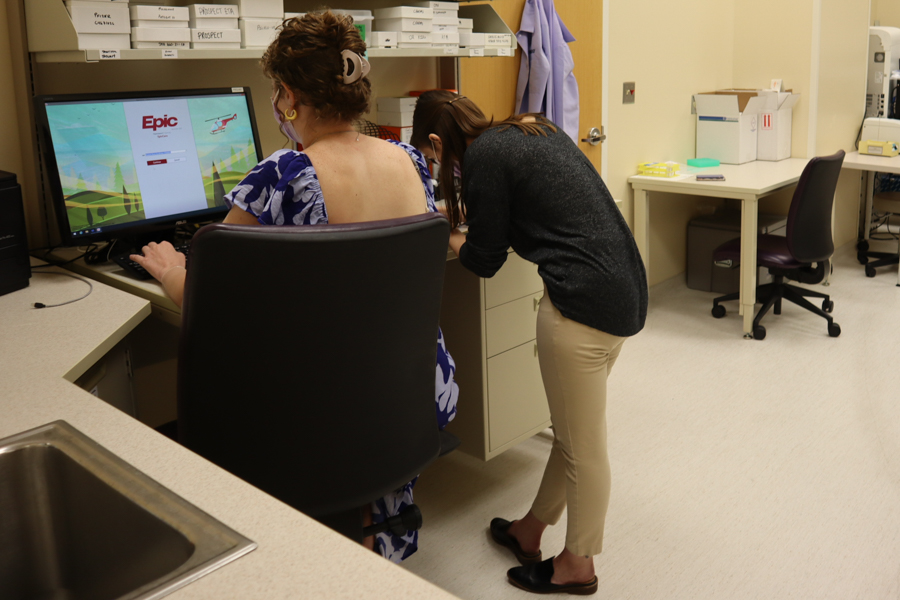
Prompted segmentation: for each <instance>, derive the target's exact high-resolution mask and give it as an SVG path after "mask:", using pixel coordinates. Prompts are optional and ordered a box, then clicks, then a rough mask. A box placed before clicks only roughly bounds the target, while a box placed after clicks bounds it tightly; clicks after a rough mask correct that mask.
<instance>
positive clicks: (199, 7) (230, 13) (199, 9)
mask: <svg viewBox="0 0 900 600" xmlns="http://www.w3.org/2000/svg"><path fill="white" fill-rule="evenodd" d="M188 10H189V11H190V13H189V17H190V20H192V21H193V20H194V19H237V18H238V17H240V16H241V13H240V12H239V11H238V7H237V4H191V5H189V6H188Z"/></svg>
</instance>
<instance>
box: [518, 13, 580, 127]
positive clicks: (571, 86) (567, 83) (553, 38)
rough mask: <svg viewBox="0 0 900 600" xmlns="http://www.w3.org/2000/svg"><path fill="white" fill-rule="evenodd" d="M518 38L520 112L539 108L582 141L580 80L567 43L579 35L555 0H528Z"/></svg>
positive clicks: (536, 110) (534, 110)
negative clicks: (561, 14) (558, 11)
mask: <svg viewBox="0 0 900 600" xmlns="http://www.w3.org/2000/svg"><path fill="white" fill-rule="evenodd" d="M516 39H517V40H518V41H519V46H520V47H521V48H522V60H521V62H520V63H519V82H518V85H517V86H516V112H517V113H527V112H539V113H544V115H545V116H546V117H547V118H548V119H550V120H551V121H553V122H554V123H556V124H557V125H559V126H560V127H561V128H562V129H563V131H565V132H566V133H567V134H568V135H569V137H570V138H572V140H573V141H574V142H575V143H576V144H577V143H578V83H577V82H576V81H575V74H574V73H573V72H572V70H573V69H574V68H575V62H574V61H573V60H572V52H571V51H570V50H569V46H568V45H567V44H568V43H569V42H574V41H575V38H574V37H572V34H571V33H569V30H568V29H566V26H565V25H564V24H563V22H562V19H560V18H559V15H558V14H556V8H555V7H554V5H553V0H527V2H526V3H525V10H524V11H522V24H521V25H520V26H519V32H518V33H516Z"/></svg>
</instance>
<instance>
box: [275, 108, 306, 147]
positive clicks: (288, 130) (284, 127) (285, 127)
mask: <svg viewBox="0 0 900 600" xmlns="http://www.w3.org/2000/svg"><path fill="white" fill-rule="evenodd" d="M272 112H273V113H275V122H276V123H278V126H279V127H281V132H282V133H283V134H284V135H286V136H287V138H288V139H289V140H291V141H293V142H294V143H296V144H300V145H303V144H302V142H301V141H300V137H299V136H298V135H297V131H296V130H295V129H294V125H293V124H292V123H291V122H290V121H286V120H285V119H284V115H282V114H281V111H280V110H278V105H277V104H276V102H275V98H272Z"/></svg>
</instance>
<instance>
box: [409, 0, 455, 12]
mask: <svg viewBox="0 0 900 600" xmlns="http://www.w3.org/2000/svg"><path fill="white" fill-rule="evenodd" d="M412 4H413V6H424V7H426V8H430V9H432V10H434V9H437V10H459V4H458V3H456V2H438V1H436V0H432V1H431V2H413V3H412Z"/></svg>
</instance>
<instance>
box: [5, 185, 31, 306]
mask: <svg viewBox="0 0 900 600" xmlns="http://www.w3.org/2000/svg"><path fill="white" fill-rule="evenodd" d="M30 278H31V263H30V259H29V258H28V239H27V238H26V236H25V208H24V206H22V188H21V187H19V184H18V183H16V176H15V175H14V174H13V173H7V172H6V171H0V296H2V295H3V294H8V293H10V292H14V291H16V290H21V289H22V288H24V287H28V280H29V279H30Z"/></svg>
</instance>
